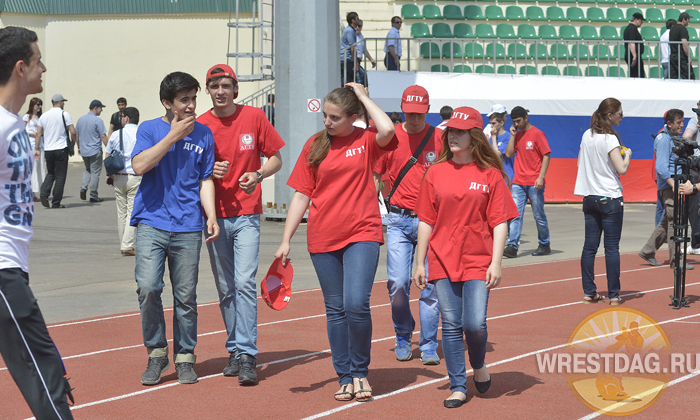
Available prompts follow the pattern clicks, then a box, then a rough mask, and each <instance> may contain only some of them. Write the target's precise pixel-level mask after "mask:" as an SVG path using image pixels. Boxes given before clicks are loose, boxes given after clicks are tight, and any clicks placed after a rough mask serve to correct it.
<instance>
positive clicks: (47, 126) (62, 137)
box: [39, 106, 73, 152]
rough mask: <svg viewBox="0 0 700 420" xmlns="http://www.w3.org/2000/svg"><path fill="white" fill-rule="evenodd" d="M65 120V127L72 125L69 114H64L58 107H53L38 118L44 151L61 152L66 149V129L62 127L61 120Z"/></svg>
mask: <svg viewBox="0 0 700 420" xmlns="http://www.w3.org/2000/svg"><path fill="white" fill-rule="evenodd" d="M61 113H63V116H64V117H65V119H66V126H65V127H70V126H71V125H73V120H72V119H71V118H70V114H69V113H67V112H64V111H63V110H62V109H61V108H60V107H57V106H55V107H53V108H51V109H50V110H49V111H47V112H45V113H43V114H41V117H39V127H42V128H43V129H44V150H45V151H47V152H48V151H50V150H61V149H65V148H66V144H67V143H66V141H67V138H66V128H65V127H64V126H63V118H61Z"/></svg>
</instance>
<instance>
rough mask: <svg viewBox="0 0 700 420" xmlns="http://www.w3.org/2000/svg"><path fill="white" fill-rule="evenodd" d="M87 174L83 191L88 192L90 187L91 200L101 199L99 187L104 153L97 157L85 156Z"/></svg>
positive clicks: (81, 187) (84, 174) (84, 176)
mask: <svg viewBox="0 0 700 420" xmlns="http://www.w3.org/2000/svg"><path fill="white" fill-rule="evenodd" d="M83 162H84V163H85V172H83V183H82V184H81V185H80V189H81V190H87V189H88V185H89V186H90V198H99V196H98V195H97V187H98V186H99V185H100V174H101V173H102V152H100V153H98V154H96V155H95V156H83Z"/></svg>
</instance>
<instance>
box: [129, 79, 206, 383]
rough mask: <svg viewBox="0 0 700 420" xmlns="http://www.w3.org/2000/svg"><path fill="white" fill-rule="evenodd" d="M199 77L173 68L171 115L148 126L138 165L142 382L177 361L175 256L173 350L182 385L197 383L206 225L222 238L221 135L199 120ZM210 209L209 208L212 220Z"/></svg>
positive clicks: (166, 86)
mask: <svg viewBox="0 0 700 420" xmlns="http://www.w3.org/2000/svg"><path fill="white" fill-rule="evenodd" d="M199 88H200V87H199V82H197V79H195V78H194V77H192V76H191V75H189V74H187V73H182V72H174V73H170V74H169V75H167V76H165V79H163V81H162V82H161V84H160V101H161V103H162V104H163V106H164V107H165V116H163V117H161V118H156V119H154V120H150V121H146V122H144V123H142V124H141V126H140V127H139V129H138V131H137V133H136V146H135V147H134V150H133V152H132V155H131V156H132V157H131V165H132V168H133V169H134V172H135V173H136V175H143V177H142V179H141V186H140V187H139V190H138V192H137V193H136V198H135V199H134V209H133V211H132V214H131V225H132V226H136V227H137V230H136V249H135V251H136V273H135V274H136V284H137V286H138V288H137V289H136V293H137V294H138V297H139V308H140V310H141V329H142V331H143V342H144V345H145V346H146V349H147V350H148V366H147V367H146V371H145V372H144V373H143V375H141V383H142V384H144V385H155V384H157V383H158V382H160V377H161V374H162V373H163V371H165V370H166V369H168V368H169V367H170V362H169V361H168V341H167V338H166V336H165V317H164V315H163V303H162V300H161V294H162V292H163V287H164V283H163V273H164V271H165V260H166V259H167V260H168V268H169V271H170V281H171V283H172V287H173V297H174V298H175V299H174V300H175V308H174V311H175V317H174V318H173V355H174V359H175V369H176V370H177V377H178V380H179V381H180V383H181V384H192V383H195V382H197V374H196V373H195V372H194V369H193V365H194V362H195V361H196V357H195V355H194V347H195V346H196V345H197V295H196V287H197V279H198V275H199V252H200V249H201V247H202V230H203V229H204V228H205V227H206V232H207V234H208V237H207V239H206V241H207V242H211V241H213V240H215V239H216V238H217V237H218V236H219V225H218V224H217V222H216V210H215V208H214V181H213V179H212V171H213V169H214V136H213V135H212V132H211V130H210V129H209V128H208V127H206V126H205V125H203V124H200V123H198V122H196V121H195V108H196V106H197V92H198V91H199ZM204 213H206V222H205V217H204Z"/></svg>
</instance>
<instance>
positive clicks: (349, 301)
mask: <svg viewBox="0 0 700 420" xmlns="http://www.w3.org/2000/svg"><path fill="white" fill-rule="evenodd" d="M311 262H312V263H313V264H314V269H315V270H316V275H317V276H318V281H319V283H320V284H321V291H322V292H323V301H324V302H325V305H326V328H327V330H328V341H329V342H330V345H331V354H332V357H333V367H334V368H335V371H336V373H337V374H338V378H339V379H338V382H339V383H340V385H344V384H347V383H351V382H352V378H364V377H366V376H367V372H368V371H369V369H368V367H369V362H370V350H371V346H372V315H371V313H370V309H369V297H370V293H371V292H372V284H373V283H374V275H375V274H376V272H377V264H379V243H378V242H370V241H364V242H354V243H351V244H349V245H347V246H345V248H342V249H339V250H337V251H331V252H323V253H311Z"/></svg>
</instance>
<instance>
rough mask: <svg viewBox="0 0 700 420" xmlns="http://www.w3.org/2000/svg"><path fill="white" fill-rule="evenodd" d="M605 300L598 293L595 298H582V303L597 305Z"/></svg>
mask: <svg viewBox="0 0 700 420" xmlns="http://www.w3.org/2000/svg"><path fill="white" fill-rule="evenodd" d="M604 300H605V296H601V295H599V294H598V293H596V294H595V296H584V297H583V303H585V304H589V303H598V302H602V301H604Z"/></svg>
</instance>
